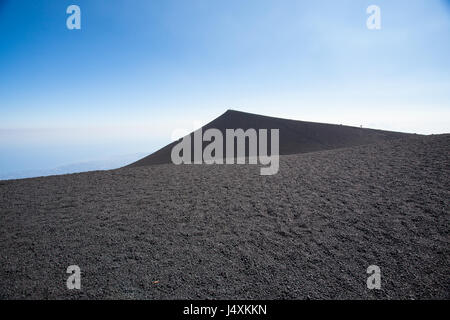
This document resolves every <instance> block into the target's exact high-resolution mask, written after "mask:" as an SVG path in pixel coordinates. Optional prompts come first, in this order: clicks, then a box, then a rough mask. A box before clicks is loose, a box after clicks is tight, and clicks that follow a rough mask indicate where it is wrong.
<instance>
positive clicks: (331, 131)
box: [129, 110, 411, 167]
mask: <svg viewBox="0 0 450 320" xmlns="http://www.w3.org/2000/svg"><path fill="white" fill-rule="evenodd" d="M211 128H215V129H219V130H220V131H221V132H222V134H223V135H224V136H225V130H226V129H238V128H241V129H243V130H247V129H250V128H253V129H256V130H258V129H279V130H280V155H287V154H297V153H306V152H312V151H320V150H330V149H337V148H344V147H353V146H359V145H365V144H370V143H376V142H383V141H388V140H391V139H395V138H400V137H406V136H411V134H407V133H400V132H392V131H383V130H375V129H366V128H358V127H351V126H344V125H334V124H325V123H316V122H307V121H297V120H289V119H282V118H274V117H267V116H262V115H257V114H252V113H247V112H241V111H234V110H228V111H226V112H225V113H224V114H222V115H221V116H220V117H218V118H216V119H215V120H213V121H211V122H210V123H208V124H206V125H205V126H203V127H202V130H203V132H204V131H205V130H207V129H211ZM192 136H193V133H191V138H192ZM179 141H180V140H178V141H175V142H172V143H170V144H168V145H167V146H165V147H163V148H161V149H159V150H158V151H156V152H154V153H152V154H151V155H149V156H147V157H145V158H143V159H141V160H138V161H136V162H134V163H132V164H130V165H129V167H139V166H146V165H154V164H163V163H171V157H170V155H171V150H172V148H173V147H174V146H175V145H176V144H177V143H178V142H179ZM192 141H193V140H192ZM269 141H270V139H269ZM207 144H208V143H204V146H205V145H207ZM224 145H225V144H224ZM268 148H269V150H270V143H269V144H268ZM246 152H248V150H246ZM225 154H226V153H225V151H224V155H225Z"/></svg>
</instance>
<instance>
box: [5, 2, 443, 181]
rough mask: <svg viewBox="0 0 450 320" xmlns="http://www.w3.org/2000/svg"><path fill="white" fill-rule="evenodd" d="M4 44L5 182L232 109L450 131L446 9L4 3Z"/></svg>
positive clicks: (138, 143) (153, 141)
mask: <svg viewBox="0 0 450 320" xmlns="http://www.w3.org/2000/svg"><path fill="white" fill-rule="evenodd" d="M71 4H76V5H78V6H79V7H80V8H81V30H68V29H67V28H66V19H67V17H68V14H66V8H67V7H68V6H69V5H71ZM371 4H375V5H378V6H379V7H380V8H381V30H368V29H367V28H366V19H367V17H368V15H367V13H366V8H367V7H368V6H369V5H371ZM0 38H1V41H0V174H1V173H5V172H10V171H18V170H28V169H42V168H52V167H55V166H59V165H64V164H68V163H73V162H81V161H88V160H99V159H106V158H109V157H112V156H117V155H121V154H132V153H138V152H147V153H151V152H152V151H155V149H157V148H158V147H161V146H163V145H164V144H166V143H167V142H169V141H170V137H171V134H172V132H173V131H174V130H176V129H179V128H185V129H192V128H193V125H194V124H195V125H197V126H198V125H201V124H203V123H206V122H208V121H210V120H212V119H213V118H215V117H217V116H218V115H220V114H221V113H223V112H224V111H225V110H226V109H228V108H233V109H238V110H242V111H249V112H255V113H261V114H267V115H273V116H281V117H288V118H293V119H299V120H309V121H319V122H330V123H342V124H348V125H357V126H359V125H363V126H365V127H374V128H381V129H388V130H397V131H407V132H417V133H427V134H428V133H444V132H450V64H449V62H448V61H449V57H450V41H449V39H450V4H449V1H438V0H436V1H433V0H423V1H399V0H389V1H379V0H373V1H356V0H353V1H332V0H330V1H320V0H319V1H299V0H280V1H275V0H246V1H242V0H240V1H236V0H228V1H218V0H202V1H200V0H189V1H181V0H178V1H174V0H165V1H159V0H157V1H156V0H155V1H151V0H142V1H138V0H132V1H129V0H128V1H125V0H123V1H112V0H89V1H83V0H71V1H63V0H59V1H54V0H48V1H43V0H41V1H13V0H6V1H4V0H3V1H2V0H0Z"/></svg>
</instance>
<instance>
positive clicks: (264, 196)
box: [0, 135, 450, 299]
mask: <svg viewBox="0 0 450 320" xmlns="http://www.w3.org/2000/svg"><path fill="white" fill-rule="evenodd" d="M449 155H450V135H435V136H414V135H413V136H408V137H406V138H400V139H393V140H390V141H384V142H378V143H373V144H369V145H364V146H356V147H350V148H340V149H334V150H326V151H318V152H310V153H303V154H295V155H284V156H281V157H280V170H279V172H278V173H277V174H275V175H272V176H261V175H259V166H258V165H179V166H176V165H173V164H162V165H156V166H143V167H137V168H123V169H118V170H112V171H96V172H87V173H79V174H71V175H61V176H51V177H43V178H33V179H23V180H9V181H0V226H1V232H0V261H1V263H0V298H1V299H18V298H26V299H39V298H45V299H47V298H48V299H73V298H82V299H86V298H95V299H182V298H191V299H246V298H251V299H324V298H326V299H379V298H382V299H437V298H440V299H449V298H450V297H449V292H450V288H449V282H448V279H450V259H449V257H450V255H449V253H450V252H449V250H450V246H449V225H450V221H449V217H450V212H449V207H448V199H449V198H450V191H449V190H450V168H449ZM74 264H75V265H78V266H79V267H80V268H81V290H68V289H67V288H66V280H67V277H68V276H69V275H68V274H67V273H66V269H67V267H68V266H70V265H74ZM370 265H377V266H379V267H380V268H381V289H380V290H369V289H367V286H366V281H367V277H368V276H369V275H368V274H367V273H366V270H367V268H368V267H369V266H370Z"/></svg>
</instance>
